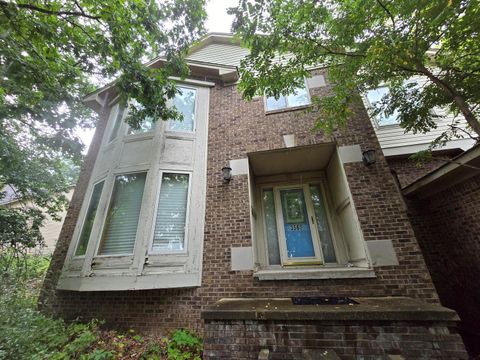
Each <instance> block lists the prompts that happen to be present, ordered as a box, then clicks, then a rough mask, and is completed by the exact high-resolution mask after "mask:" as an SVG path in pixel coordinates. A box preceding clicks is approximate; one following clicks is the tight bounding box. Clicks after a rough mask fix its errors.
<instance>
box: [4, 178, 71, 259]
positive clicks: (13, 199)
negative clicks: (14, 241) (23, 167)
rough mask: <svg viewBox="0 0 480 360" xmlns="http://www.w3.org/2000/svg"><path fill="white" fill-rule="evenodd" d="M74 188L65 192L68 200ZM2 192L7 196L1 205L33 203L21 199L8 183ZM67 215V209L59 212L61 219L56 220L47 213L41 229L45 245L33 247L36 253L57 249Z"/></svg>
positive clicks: (19, 205) (29, 204)
mask: <svg viewBox="0 0 480 360" xmlns="http://www.w3.org/2000/svg"><path fill="white" fill-rule="evenodd" d="M73 191H74V188H73V187H72V189H71V190H70V191H69V192H68V193H67V194H65V196H66V197H67V199H68V200H71V199H72V195H73ZM2 192H4V193H5V196H4V197H3V198H2V199H1V200H0V206H6V207H11V208H19V207H29V206H31V205H32V203H31V202H30V201H24V200H23V199H19V198H18V196H17V195H16V193H15V191H14V189H13V188H12V187H11V186H10V185H7V186H5V187H4V188H3V189H2ZM66 215H67V210H64V211H62V212H60V213H59V214H58V216H59V217H60V218H61V220H60V221H57V220H54V219H52V218H51V216H49V215H46V217H45V220H44V222H43V226H42V228H41V229H40V231H41V233H42V236H43V241H44V245H43V246H41V247H37V248H35V249H32V251H34V252H35V253H40V254H42V255H51V254H53V251H54V250H55V245H56V244H57V240H58V236H59V235H60V231H61V230H62V226H63V220H64V219H65V216H66Z"/></svg>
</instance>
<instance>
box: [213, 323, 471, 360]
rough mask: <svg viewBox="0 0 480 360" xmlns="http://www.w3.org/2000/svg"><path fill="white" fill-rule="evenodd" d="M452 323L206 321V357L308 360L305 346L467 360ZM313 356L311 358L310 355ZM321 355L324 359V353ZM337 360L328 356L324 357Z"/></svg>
mask: <svg viewBox="0 0 480 360" xmlns="http://www.w3.org/2000/svg"><path fill="white" fill-rule="evenodd" d="M451 325H452V323H447V322H411V321H349V322H342V321H337V322H334V321H284V320H278V321H257V320H222V321H218V320H206V324H205V351H204V354H203V356H204V357H203V358H204V359H206V360H210V359H211V360H221V359H222V360H223V359H224V360H229V359H235V360H247V359H252V360H254V359H255V360H256V359H259V356H258V355H259V352H260V350H262V349H269V357H268V359H270V360H289V359H292V360H293V359H307V357H304V356H303V355H302V352H303V350H304V349H312V352H313V353H315V354H317V356H318V355H319V353H321V352H323V351H325V350H326V349H328V350H330V351H332V350H333V351H335V353H336V354H337V356H339V357H340V358H341V359H342V360H357V359H389V357H388V355H397V356H401V358H402V359H408V360H413V359H430V360H433V359H456V360H458V359H468V356H467V353H466V352H465V348H464V346H463V343H462V339H461V337H460V336H459V335H458V333H457V332H456V330H455V329H454V328H452V327H451ZM308 358H309V357H308ZM315 358H316V359H320V358H323V357H321V356H318V357H315ZM327 358H328V359H333V357H332V358H330V357H325V359H327Z"/></svg>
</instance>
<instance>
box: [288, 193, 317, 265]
mask: <svg viewBox="0 0 480 360" xmlns="http://www.w3.org/2000/svg"><path fill="white" fill-rule="evenodd" d="M280 199H281V202H282V213H283V224H284V227H285V237H286V239H285V240H286V243H287V256H288V257H289V258H298V257H314V256H315V250H314V248H313V241H312V234H311V232H310V223H309V219H308V214H307V208H306V206H305V197H304V195H303V189H289V190H281V191H280Z"/></svg>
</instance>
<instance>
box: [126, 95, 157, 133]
mask: <svg viewBox="0 0 480 360" xmlns="http://www.w3.org/2000/svg"><path fill="white" fill-rule="evenodd" d="M131 103H132V104H133V105H135V107H137V108H140V109H142V108H143V105H141V104H140V103H138V102H137V101H136V100H131ZM154 127H155V123H154V122H153V119H152V118H151V117H147V118H145V119H143V121H142V123H141V124H140V128H138V129H133V128H130V129H128V133H129V134H142V133H146V132H149V131H151V130H153V128H154Z"/></svg>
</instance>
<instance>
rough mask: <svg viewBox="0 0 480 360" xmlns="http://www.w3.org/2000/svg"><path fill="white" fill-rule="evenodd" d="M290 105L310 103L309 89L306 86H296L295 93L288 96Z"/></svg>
mask: <svg viewBox="0 0 480 360" xmlns="http://www.w3.org/2000/svg"><path fill="white" fill-rule="evenodd" d="M287 103H288V107H295V106H302V105H308V104H309V103H310V101H309V100H308V90H307V89H306V88H305V87H301V88H296V89H295V92H294V93H293V94H290V95H288V96H287Z"/></svg>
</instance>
